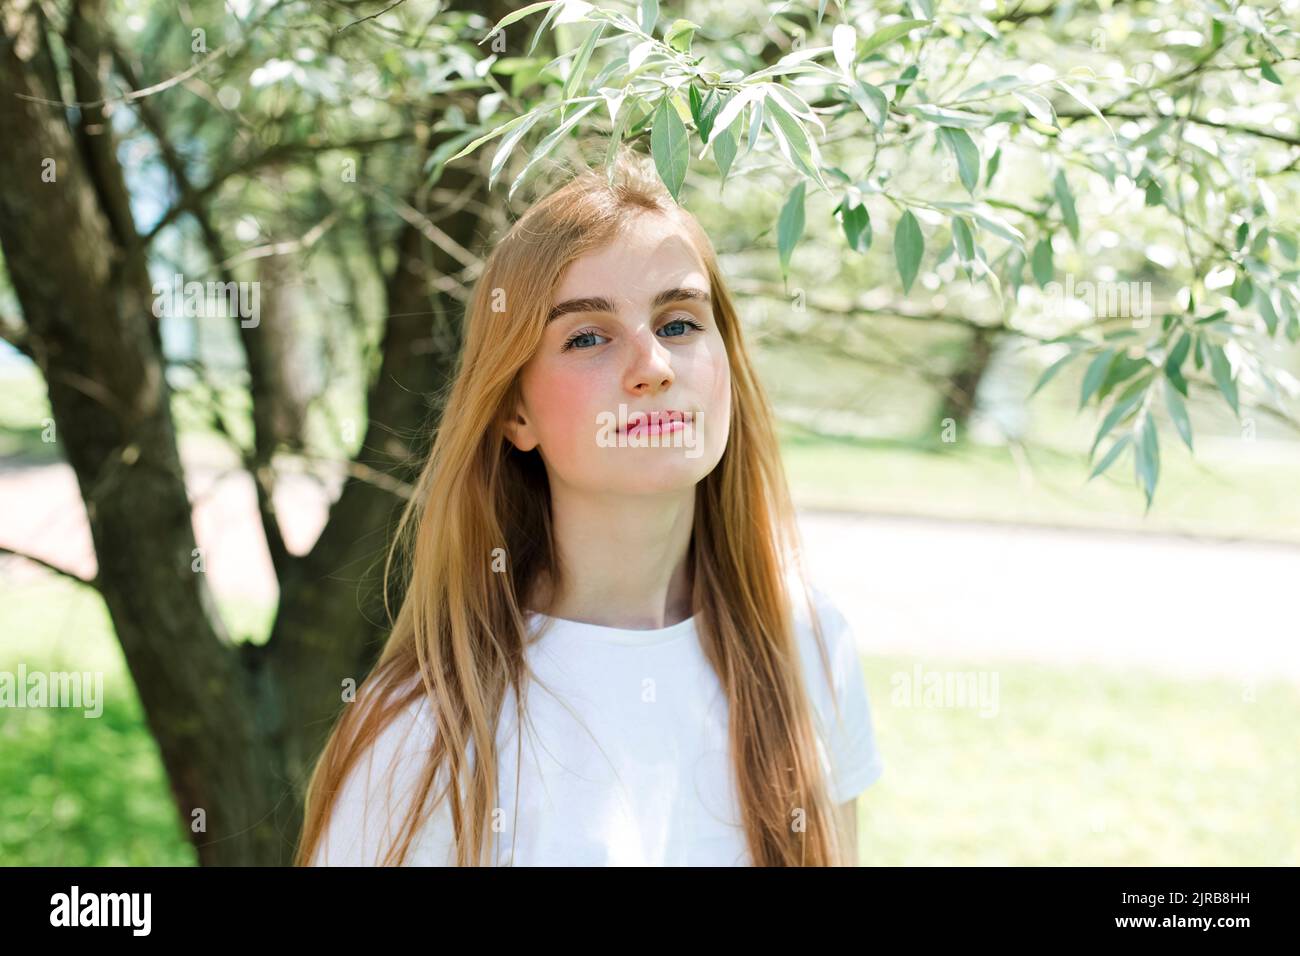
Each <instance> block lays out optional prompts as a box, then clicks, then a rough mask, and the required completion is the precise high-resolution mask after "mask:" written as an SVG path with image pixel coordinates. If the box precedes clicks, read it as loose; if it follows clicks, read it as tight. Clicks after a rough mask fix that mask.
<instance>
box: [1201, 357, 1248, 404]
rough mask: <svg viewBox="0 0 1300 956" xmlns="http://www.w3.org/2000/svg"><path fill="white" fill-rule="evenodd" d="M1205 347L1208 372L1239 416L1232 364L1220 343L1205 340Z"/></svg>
mask: <svg viewBox="0 0 1300 956" xmlns="http://www.w3.org/2000/svg"><path fill="white" fill-rule="evenodd" d="M1206 349H1207V351H1208V352H1209V353H1210V372H1211V374H1212V375H1213V376H1214V381H1215V384H1217V385H1218V386H1219V391H1220V392H1222V393H1223V397H1224V398H1226V399H1227V400H1228V404H1229V405H1231V406H1232V411H1233V413H1234V414H1235V415H1236V416H1237V417H1238V418H1240V417H1241V411H1240V410H1239V409H1238V408H1237V383H1236V382H1235V381H1233V378H1232V364H1231V363H1230V362H1229V361H1228V356H1227V355H1225V354H1224V352H1223V346H1222V345H1215V344H1214V343H1213V342H1207V343H1206Z"/></svg>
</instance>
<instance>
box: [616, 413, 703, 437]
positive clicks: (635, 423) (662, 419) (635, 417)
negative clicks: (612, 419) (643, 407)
mask: <svg viewBox="0 0 1300 956" xmlns="http://www.w3.org/2000/svg"><path fill="white" fill-rule="evenodd" d="M690 418H691V413H688V412H681V411H678V410H677V409H675V408H672V409H663V410H661V411H653V412H632V413H630V414H629V415H628V417H627V426H626V427H625V428H624V429H623V432H624V434H631V433H633V432H637V433H639V432H647V433H649V434H651V435H656V434H660V433H663V432H672V431H677V430H679V429H682V428H685V427H686V422H687V421H689V420H690Z"/></svg>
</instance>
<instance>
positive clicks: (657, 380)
mask: <svg viewBox="0 0 1300 956" xmlns="http://www.w3.org/2000/svg"><path fill="white" fill-rule="evenodd" d="M643 328H644V327H643ZM633 350H634V351H633V356H632V359H631V361H630V363H629V365H628V370H627V388H628V390H629V391H630V392H632V393H633V394H634V395H654V394H656V393H657V392H661V391H663V390H664V389H666V388H668V386H670V385H672V383H673V381H674V379H675V378H676V376H675V375H674V374H673V369H672V366H671V365H670V364H669V363H668V355H669V352H668V349H667V348H666V347H665V346H664V345H663V343H662V342H660V341H659V339H658V338H656V337H655V334H654V332H653V331H647V332H646V333H645V334H644V335H637V336H635V337H634V339H633Z"/></svg>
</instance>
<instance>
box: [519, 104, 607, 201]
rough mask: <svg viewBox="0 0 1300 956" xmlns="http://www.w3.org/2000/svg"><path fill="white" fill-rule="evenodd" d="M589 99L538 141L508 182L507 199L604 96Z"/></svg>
mask: <svg viewBox="0 0 1300 956" xmlns="http://www.w3.org/2000/svg"><path fill="white" fill-rule="evenodd" d="M590 100H591V101H592V102H589V103H584V104H583V105H582V106H581V107H579V108H578V110H577V111H576V112H574V113H572V114H570V116H569V118H568V119H566V120H565V121H564V122H563V123H561V124H560V125H559V126H557V127H556V128H555V130H554V131H553V132H552V133H551V134H550V135H548V136H547V137H546V138H545V139H544V140H542V141H541V142H540V143H538V144H537V148H536V149H535V150H533V153H532V156H531V157H530V158H529V160H528V165H527V166H525V167H524V168H523V171H522V172H521V173H520V174H519V175H518V176H517V177H515V181H514V182H513V183H511V184H510V191H509V192H508V193H507V194H506V198H507V199H513V198H514V196H515V191H516V190H517V189H519V187H520V186H521V185H523V183H524V180H525V179H527V178H528V174H529V172H531V171H532V169H533V167H534V166H536V165H537V164H538V163H540V162H541V161H542V160H543V159H545V158H546V157H547V156H549V155H550V153H551V150H553V149H555V147H556V145H557V144H558V143H559V142H560V140H561V139H563V138H564V137H565V136H567V135H568V133H569V131H570V130H571V129H572V128H573V127H574V126H575V125H576V124H577V122H578V120H580V119H582V118H583V117H584V116H586V115H587V114H588V113H590V112H591V111H592V110H594V109H595V108H596V107H597V106H599V105H600V104H601V103H603V102H604V97H600V96H593V97H590ZM573 102H577V101H576V100H573V101H570V103H573Z"/></svg>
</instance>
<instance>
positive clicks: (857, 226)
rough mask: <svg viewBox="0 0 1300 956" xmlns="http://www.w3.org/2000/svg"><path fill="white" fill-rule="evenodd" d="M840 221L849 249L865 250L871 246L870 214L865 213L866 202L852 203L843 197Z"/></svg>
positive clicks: (855, 250)
mask: <svg viewBox="0 0 1300 956" xmlns="http://www.w3.org/2000/svg"><path fill="white" fill-rule="evenodd" d="M840 222H841V224H842V225H843V226H844V236H845V238H847V239H848V241H849V248H850V249H852V250H853V251H854V252H866V251H867V249H869V248H870V247H871V216H870V215H868V213H867V205H866V203H858V204H857V205H853V204H852V203H851V202H850V201H849V198H848V197H845V199H844V202H843V203H841V206H840Z"/></svg>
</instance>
